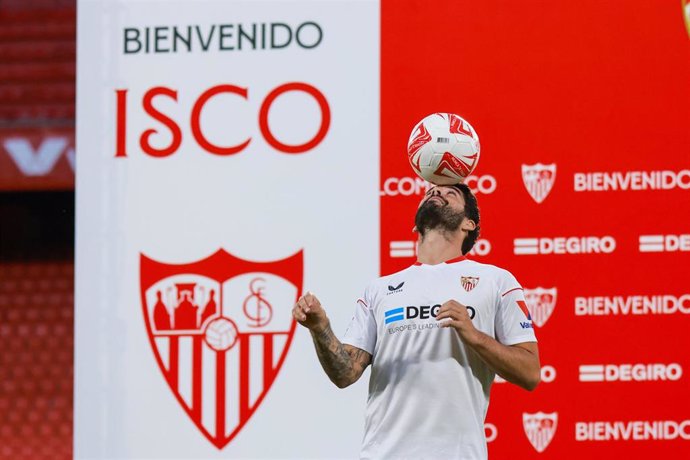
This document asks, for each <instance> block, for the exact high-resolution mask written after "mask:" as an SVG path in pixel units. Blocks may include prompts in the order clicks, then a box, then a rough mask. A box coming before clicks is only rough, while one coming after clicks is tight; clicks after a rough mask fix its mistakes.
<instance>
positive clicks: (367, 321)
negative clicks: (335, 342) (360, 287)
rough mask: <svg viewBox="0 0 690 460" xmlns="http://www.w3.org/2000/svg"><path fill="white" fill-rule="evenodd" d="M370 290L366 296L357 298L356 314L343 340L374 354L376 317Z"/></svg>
mask: <svg viewBox="0 0 690 460" xmlns="http://www.w3.org/2000/svg"><path fill="white" fill-rule="evenodd" d="M369 297H370V296H369V295H368V290H367V291H366V292H365V293H364V297H363V298H360V299H357V304H356V305H355V314H354V316H353V317H352V320H351V321H350V325H349V326H348V327H347V330H346V331H345V336H344V337H343V340H342V342H343V343H345V344H348V345H352V346H353V347H357V348H359V349H361V350H364V351H366V352H367V353H369V354H370V355H372V356H374V348H375V347H376V317H375V316H374V312H373V311H372V304H371V299H370V298H369Z"/></svg>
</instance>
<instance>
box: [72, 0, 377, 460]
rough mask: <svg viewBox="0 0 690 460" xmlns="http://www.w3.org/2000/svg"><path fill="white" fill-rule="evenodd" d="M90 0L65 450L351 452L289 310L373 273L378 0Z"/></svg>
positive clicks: (354, 438) (350, 295)
mask: <svg viewBox="0 0 690 460" xmlns="http://www.w3.org/2000/svg"><path fill="white" fill-rule="evenodd" d="M78 7H79V9H78V98H77V149H78V154H77V179H76V180H77V258H76V273H77V275H76V277H77V279H76V289H75V295H76V299H75V302H76V306H75V308H76V326H75V341H76V343H75V400H74V417H75V429H74V433H75V434H74V436H75V458H83V459H87V458H88V459H96V458H98V459H106V458H108V459H109V458H300V459H303V458H336V457H350V458H351V457H356V456H357V453H358V450H359V445H360V441H361V433H362V427H363V413H364V405H365V399H366V381H367V380H368V375H365V376H364V377H363V378H362V380H361V381H360V382H358V383H357V384H356V385H355V386H353V387H352V388H350V389H347V390H338V389H337V388H336V387H335V386H333V385H332V384H331V383H330V382H329V381H328V379H327V377H326V376H325V375H324V373H323V371H322V370H321V368H320V365H319V364H318V360H317V358H316V355H315V353H314V350H313V345H312V343H311V338H310V336H309V334H308V332H307V331H306V330H305V329H303V328H301V327H299V326H297V327H296V324H295V323H294V322H293V321H292V319H291V317H290V309H291V308H292V305H293V304H294V301H295V299H296V297H297V296H298V295H299V294H300V293H302V292H305V291H306V290H312V291H314V292H316V293H317V295H319V296H320V298H321V299H322V301H323V303H324V304H325V306H326V308H327V311H328V313H329V316H330V318H331V322H332V323H333V327H334V330H335V331H336V333H338V334H339V335H340V334H342V332H344V330H345V327H346V325H347V323H348V321H349V319H350V317H351V315H352V311H353V308H354V301H355V299H356V298H357V297H358V296H359V295H361V292H362V289H363V287H364V285H365V283H366V282H367V281H368V280H370V279H372V278H374V277H376V276H378V273H379V233H380V232H379V192H378V188H379V158H380V155H379V113H380V112H379V27H380V26H379V4H378V2H377V1H251V2H250V1H246V2H241V1H227V0H224V1H191V0H189V1H175V2H172V1H112V0H80V1H79V5H78Z"/></svg>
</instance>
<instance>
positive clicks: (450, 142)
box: [407, 113, 479, 185]
mask: <svg viewBox="0 0 690 460" xmlns="http://www.w3.org/2000/svg"><path fill="white" fill-rule="evenodd" d="M407 157H408V159H409V160H410V164H411V165H412V169H414V171H415V172H416V173H417V174H419V176H420V177H421V178H422V179H424V180H426V181H428V182H431V183H432V184H436V185H453V184H457V183H459V182H462V181H464V180H465V178H466V177H467V176H469V175H470V173H472V171H474V168H476V167H477V163H478V162H479V136H477V133H476V132H475V131H474V128H472V126H471V125H470V124H469V123H468V122H467V121H466V120H463V119H462V118H461V117H459V116H458V115H455V114H453V113H434V114H432V115H429V116H428V117H425V118H424V119H423V120H422V121H420V122H419V123H417V125H416V126H415V127H414V129H413V130H412V134H410V140H409V141H408V142H407Z"/></svg>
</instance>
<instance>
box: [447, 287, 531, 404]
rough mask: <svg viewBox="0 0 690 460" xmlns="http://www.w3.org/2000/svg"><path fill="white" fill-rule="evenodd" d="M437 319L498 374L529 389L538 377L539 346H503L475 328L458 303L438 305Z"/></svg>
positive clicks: (529, 344)
mask: <svg viewBox="0 0 690 460" xmlns="http://www.w3.org/2000/svg"><path fill="white" fill-rule="evenodd" d="M436 319H437V320H439V321H442V320H443V322H442V323H441V327H452V328H453V329H455V330H456V331H457V332H458V335H459V336H460V339H461V340H462V341H463V342H464V343H465V344H467V345H468V346H469V347H470V348H472V349H473V350H474V351H475V352H476V353H477V354H479V356H480V357H481V358H482V359H483V360H484V362H485V363H486V364H488V365H489V367H490V368H492V369H493V370H494V371H495V372H496V373H497V374H499V375H500V376H501V377H503V378H504V379H506V380H508V381H509V382H511V383H514V384H516V385H519V386H521V387H522V388H524V389H526V390H529V391H532V390H534V388H535V387H536V386H537V384H538V383H539V380H540V369H541V368H540V365H539V349H538V348H537V344H536V342H524V343H517V344H514V345H510V346H506V345H503V344H502V343H500V342H498V341H497V340H496V339H494V338H493V337H490V336H488V335H486V334H484V333H483V332H481V331H480V330H479V329H477V328H476V327H474V324H472V319H471V318H470V314H469V313H468V311H467V307H465V306H464V305H463V304H461V303H460V302H457V301H455V300H449V301H448V302H446V303H444V304H443V305H441V308H440V309H439V310H438V315H436Z"/></svg>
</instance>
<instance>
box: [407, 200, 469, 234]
mask: <svg viewBox="0 0 690 460" xmlns="http://www.w3.org/2000/svg"><path fill="white" fill-rule="evenodd" d="M440 198H441V199H442V200H443V203H439V202H437V201H435V200H428V201H426V202H424V203H423V204H422V205H421V206H420V207H419V209H417V214H416V215H415V218H414V224H415V226H416V227H417V231H418V232H419V234H420V235H421V236H422V237H423V236H424V234H425V233H426V232H428V231H429V230H439V231H441V233H454V232H455V231H457V229H458V228H460V224H461V223H462V221H463V219H464V218H465V211H460V212H458V211H455V210H453V209H452V208H451V207H450V206H449V205H448V201H446V200H445V199H444V198H443V197H440Z"/></svg>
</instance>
